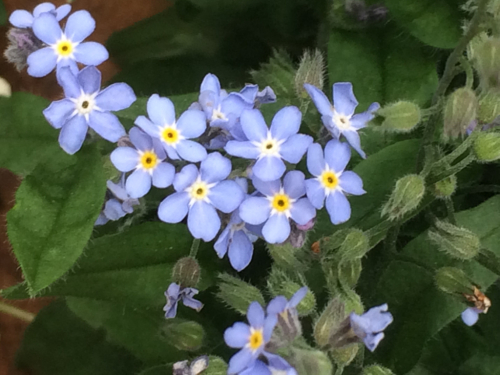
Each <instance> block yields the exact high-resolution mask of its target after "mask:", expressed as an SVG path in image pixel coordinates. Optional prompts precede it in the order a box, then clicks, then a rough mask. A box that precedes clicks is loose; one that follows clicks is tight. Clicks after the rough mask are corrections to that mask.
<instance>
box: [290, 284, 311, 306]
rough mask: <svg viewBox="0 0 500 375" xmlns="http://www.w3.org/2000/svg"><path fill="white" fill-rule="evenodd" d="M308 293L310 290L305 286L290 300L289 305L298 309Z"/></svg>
mask: <svg viewBox="0 0 500 375" xmlns="http://www.w3.org/2000/svg"><path fill="white" fill-rule="evenodd" d="M308 291H309V288H308V287H307V286H303V287H302V288H300V289H299V290H297V291H296V292H295V294H294V295H293V296H292V298H290V302H289V303H288V305H289V306H290V307H296V306H297V305H298V304H299V303H300V301H302V300H303V299H304V297H305V296H306V294H307V292H308Z"/></svg>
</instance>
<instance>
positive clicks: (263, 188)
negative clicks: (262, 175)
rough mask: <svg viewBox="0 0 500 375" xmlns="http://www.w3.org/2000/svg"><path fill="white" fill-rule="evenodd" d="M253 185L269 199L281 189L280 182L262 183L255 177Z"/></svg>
mask: <svg viewBox="0 0 500 375" xmlns="http://www.w3.org/2000/svg"><path fill="white" fill-rule="evenodd" d="M252 183H253V186H254V188H255V189H257V190H258V191H259V192H260V193H262V194H264V195H266V196H268V197H270V196H273V195H274V194H276V193H277V192H279V191H280V189H281V181H280V180H273V181H262V180H260V179H258V178H257V177H255V176H254V177H253V178H252Z"/></svg>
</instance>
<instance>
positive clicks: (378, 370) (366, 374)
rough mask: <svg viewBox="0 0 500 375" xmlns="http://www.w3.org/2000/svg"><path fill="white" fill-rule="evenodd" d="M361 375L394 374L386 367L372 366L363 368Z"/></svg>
mask: <svg viewBox="0 0 500 375" xmlns="http://www.w3.org/2000/svg"><path fill="white" fill-rule="evenodd" d="M362 375H394V373H393V372H392V371H391V370H389V369H388V368H386V367H382V366H379V365H373V366H369V367H365V368H364V369H363V372H362Z"/></svg>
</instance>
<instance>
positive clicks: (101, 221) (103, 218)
mask: <svg viewBox="0 0 500 375" xmlns="http://www.w3.org/2000/svg"><path fill="white" fill-rule="evenodd" d="M108 221H109V219H108V218H107V217H106V215H104V214H103V213H102V212H101V213H100V214H99V216H98V217H97V220H96V221H95V223H94V226H96V227H97V226H99V225H104V224H106V223H107V222H108Z"/></svg>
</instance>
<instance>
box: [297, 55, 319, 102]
mask: <svg viewBox="0 0 500 375" xmlns="http://www.w3.org/2000/svg"><path fill="white" fill-rule="evenodd" d="M324 75H325V61H324V59H323V55H322V54H321V52H320V51H319V50H315V51H305V52H304V54H303V55H302V58H301V60H300V64H299V68H298V69H297V74H295V93H296V95H297V97H298V98H299V99H302V100H303V99H307V98H309V95H308V94H307V91H306V90H305V89H304V83H309V84H311V85H313V86H316V87H318V88H320V89H321V88H322V87H323V81H324Z"/></svg>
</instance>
